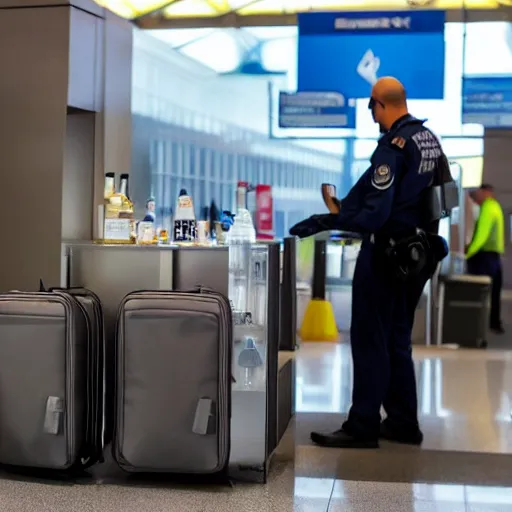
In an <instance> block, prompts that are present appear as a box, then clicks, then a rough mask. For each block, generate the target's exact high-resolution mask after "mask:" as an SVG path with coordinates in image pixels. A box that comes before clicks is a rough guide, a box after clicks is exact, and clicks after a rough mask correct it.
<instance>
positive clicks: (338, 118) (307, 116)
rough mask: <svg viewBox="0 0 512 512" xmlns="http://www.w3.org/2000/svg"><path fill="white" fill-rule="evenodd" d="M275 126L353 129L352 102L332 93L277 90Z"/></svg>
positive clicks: (354, 120) (354, 110)
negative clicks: (277, 101) (279, 91)
mask: <svg viewBox="0 0 512 512" xmlns="http://www.w3.org/2000/svg"><path fill="white" fill-rule="evenodd" d="M279 127H280V128H355V127H356V107H355V102H354V101H350V100H349V101H347V100H346V99H345V97H344V96H343V95H342V94H340V93H336V92H299V93H294V94H293V93H286V92H281V93H279Z"/></svg>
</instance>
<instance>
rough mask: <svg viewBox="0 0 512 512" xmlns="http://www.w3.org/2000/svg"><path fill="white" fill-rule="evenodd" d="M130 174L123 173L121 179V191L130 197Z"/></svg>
mask: <svg viewBox="0 0 512 512" xmlns="http://www.w3.org/2000/svg"><path fill="white" fill-rule="evenodd" d="M129 180H130V175H129V174H121V180H120V184H119V193H120V194H122V195H123V196H125V197H127V198H128V199H130V188H129Z"/></svg>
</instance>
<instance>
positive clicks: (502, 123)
mask: <svg viewBox="0 0 512 512" xmlns="http://www.w3.org/2000/svg"><path fill="white" fill-rule="evenodd" d="M462 122H463V123H472V124H481V125H483V126H485V127H486V128H510V127H512V76H483V77H464V78H463V82H462Z"/></svg>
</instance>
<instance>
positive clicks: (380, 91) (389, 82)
mask: <svg viewBox="0 0 512 512" xmlns="http://www.w3.org/2000/svg"><path fill="white" fill-rule="evenodd" d="M372 97H373V98H375V99H376V100H379V101H382V103H384V105H388V104H389V105H392V106H395V107H400V106H402V107H406V108H407V98H406V95H405V88H404V86H403V84H402V82H400V81H399V80H397V79H396V78H393V77H392V76H385V77H383V78H379V80H377V82H375V85H374V86H373V89H372Z"/></svg>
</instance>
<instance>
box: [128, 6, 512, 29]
mask: <svg viewBox="0 0 512 512" xmlns="http://www.w3.org/2000/svg"><path fill="white" fill-rule="evenodd" d="M404 12H406V11H404ZM446 21H447V22H464V21H465V22H468V23H473V22H481V21H512V7H509V6H506V7H500V8H498V9H472V10H463V9H453V10H450V11H446ZM135 23H136V24H137V25H138V26H139V27H140V28H144V29H152V30H168V29H178V28H242V27H282V26H293V25H297V15H296V14H251V15H241V14H238V13H236V12H229V13H227V14H224V15H221V16H196V17H193V16H191V17H176V18H165V17H164V16H163V15H162V14H161V11H160V13H155V14H153V15H149V16H143V17H140V18H139V19H137V20H135Z"/></svg>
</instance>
